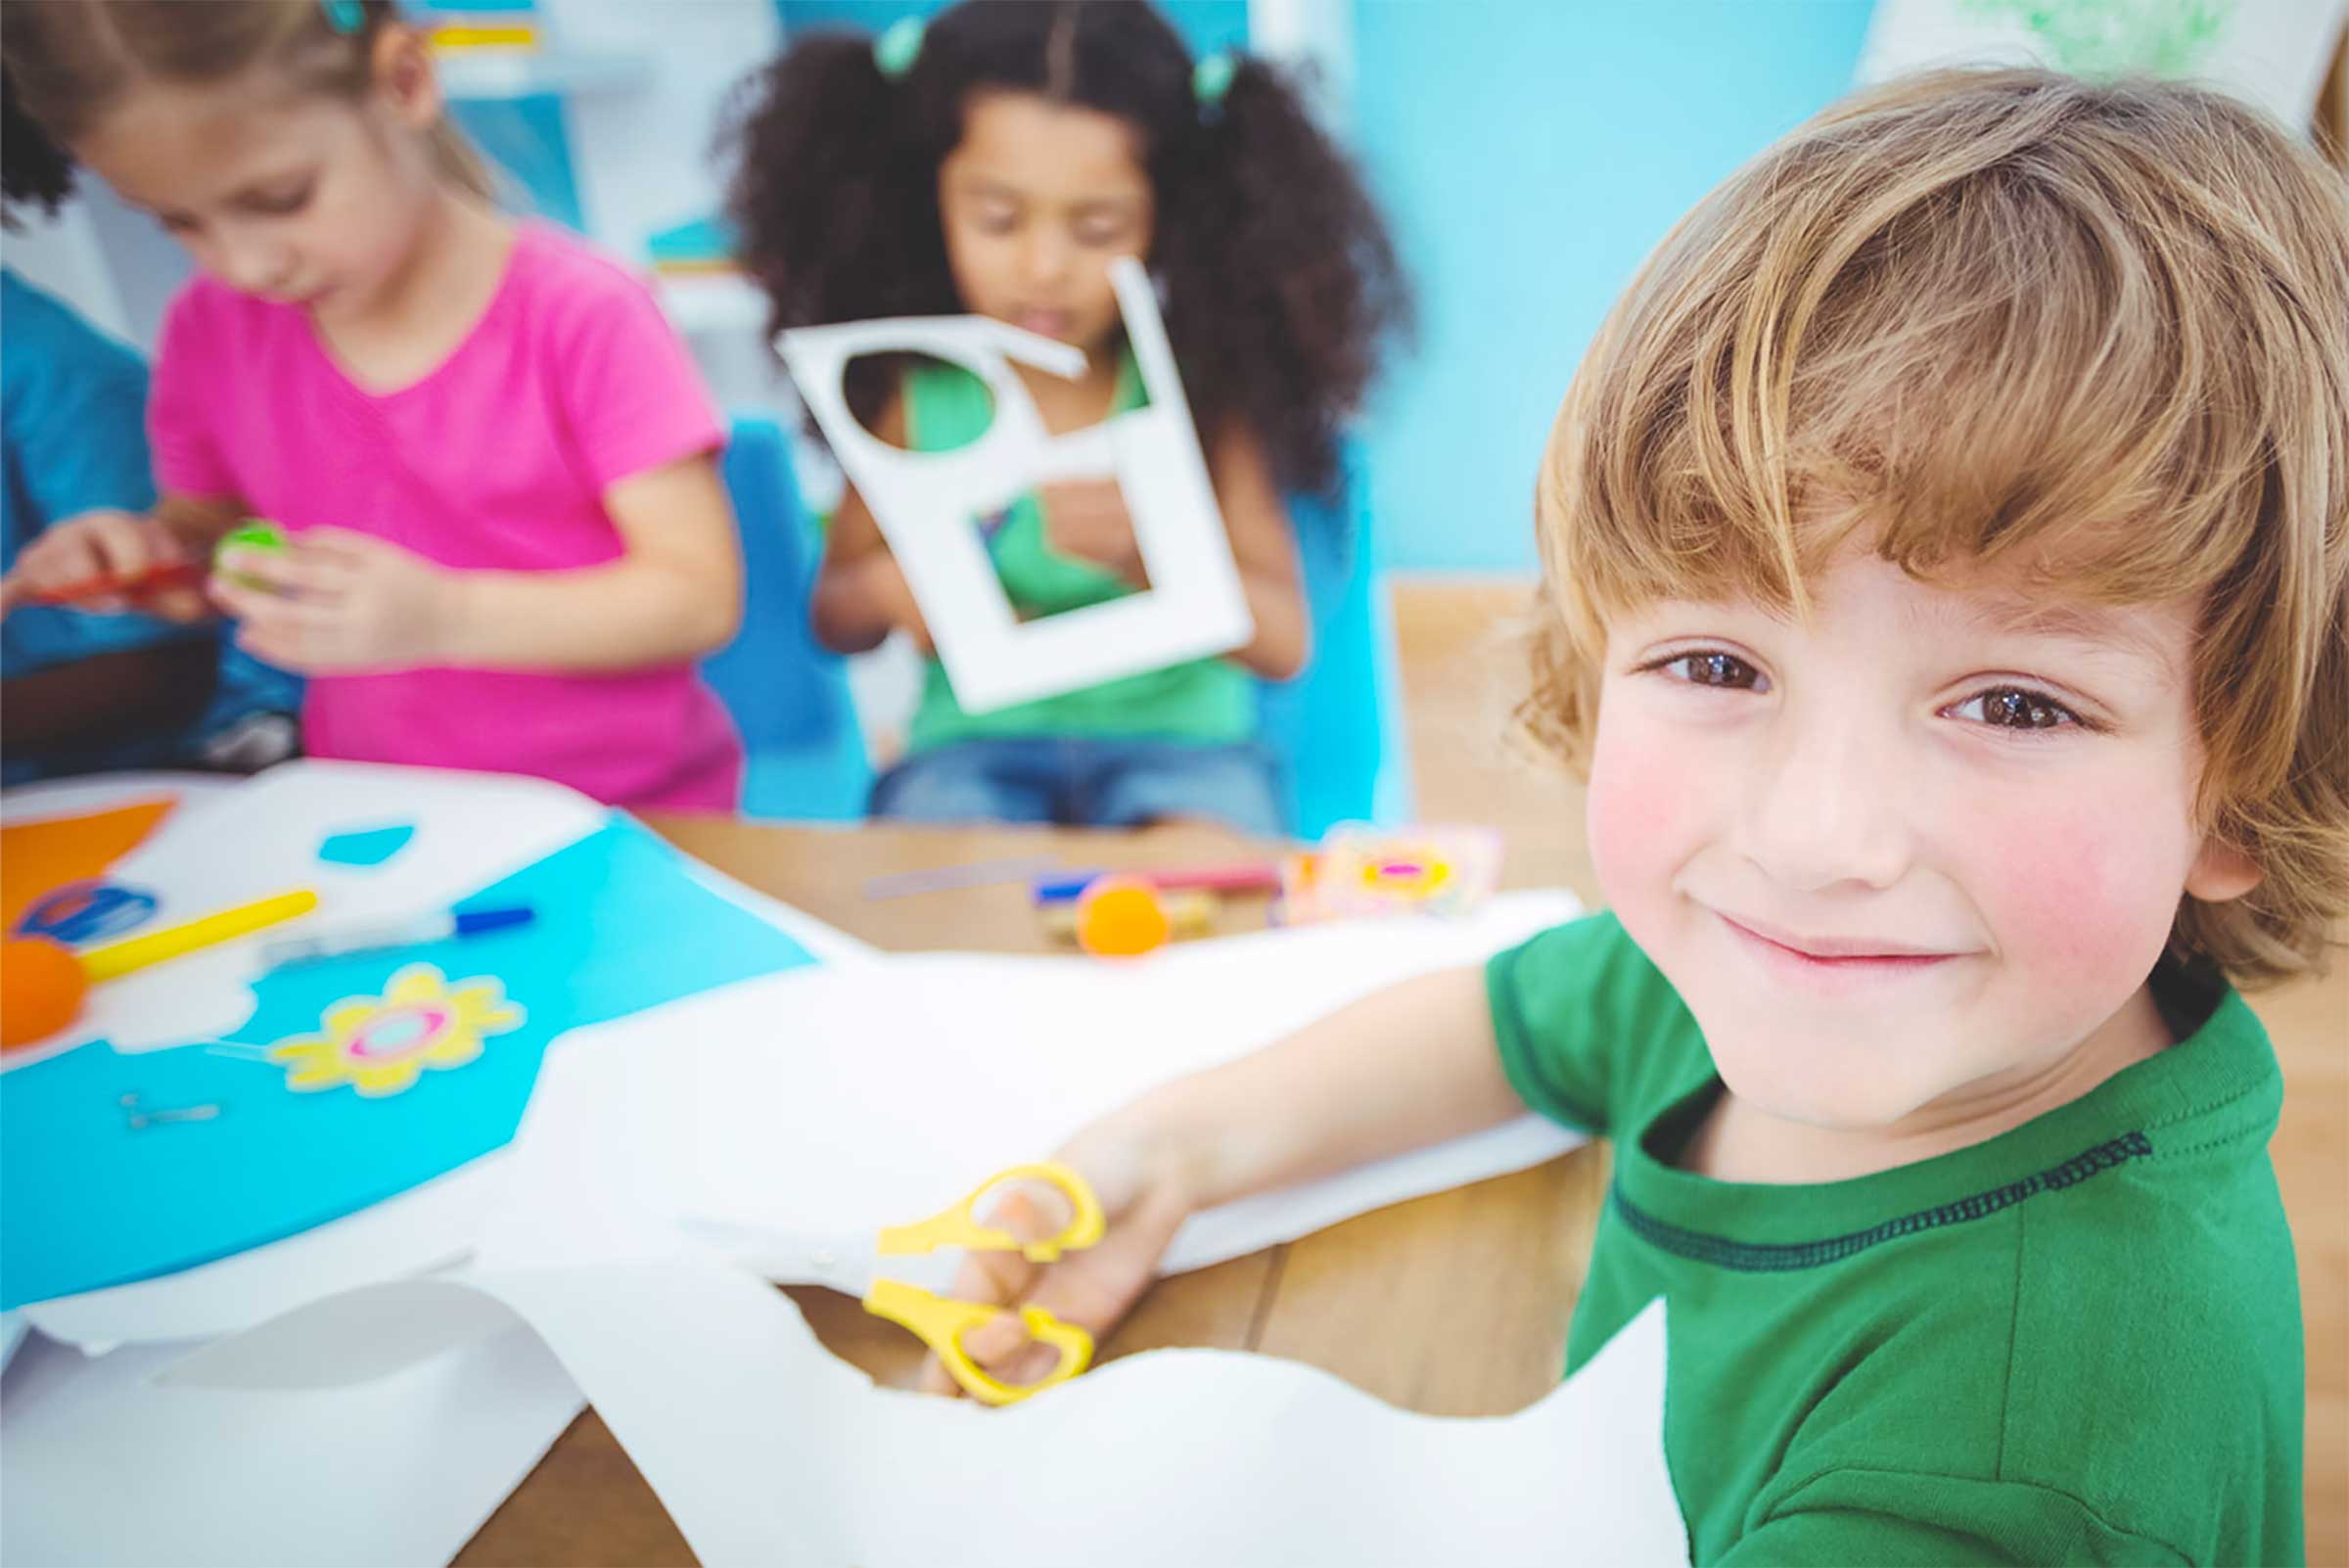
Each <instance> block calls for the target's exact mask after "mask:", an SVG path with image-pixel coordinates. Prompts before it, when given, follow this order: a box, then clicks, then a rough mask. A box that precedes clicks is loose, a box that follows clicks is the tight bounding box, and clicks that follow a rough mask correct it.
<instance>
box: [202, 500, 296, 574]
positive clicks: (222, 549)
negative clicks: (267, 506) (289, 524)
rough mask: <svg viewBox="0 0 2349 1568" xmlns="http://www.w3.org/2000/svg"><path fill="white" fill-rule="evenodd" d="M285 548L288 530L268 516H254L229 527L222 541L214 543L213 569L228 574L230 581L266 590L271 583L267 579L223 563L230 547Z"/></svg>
mask: <svg viewBox="0 0 2349 1568" xmlns="http://www.w3.org/2000/svg"><path fill="white" fill-rule="evenodd" d="M285 548H286V530H284V529H282V528H279V527H278V526H277V525H276V524H274V523H272V522H270V521H269V520H268V519H267V518H265V517H256V518H253V519H250V520H249V521H247V522H244V523H240V524H238V525H237V526H236V527H235V528H233V529H230V530H228V532H227V533H225V534H223V535H222V536H221V539H220V542H219V543H218V544H216V545H214V546H213V547H212V570H213V571H215V572H218V573H219V574H220V575H221V576H225V577H227V578H228V579H229V580H230V581H231V582H236V583H241V584H243V585H244V586H246V587H248V588H258V589H262V590H264V591H265V590H266V589H267V588H268V586H269V584H268V583H266V582H263V581H261V580H260V579H259V578H258V577H253V576H247V575H245V574H244V573H242V572H230V571H228V570H226V569H225V568H223V567H222V566H221V564H220V563H221V562H222V561H223V560H225V559H226V558H227V556H228V552H229V551H231V550H268V551H271V552H273V553H282V552H283V551H284V550H285Z"/></svg>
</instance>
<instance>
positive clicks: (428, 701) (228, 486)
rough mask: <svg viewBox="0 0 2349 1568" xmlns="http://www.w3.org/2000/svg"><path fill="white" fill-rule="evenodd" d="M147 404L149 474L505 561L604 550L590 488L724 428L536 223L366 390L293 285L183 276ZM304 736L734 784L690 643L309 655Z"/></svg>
mask: <svg viewBox="0 0 2349 1568" xmlns="http://www.w3.org/2000/svg"><path fill="white" fill-rule="evenodd" d="M148 423H149V431H150V435H151V436H152V437H153V439H154V446H155V467H156V479H157V482H158V484H160V485H161V488H162V489H164V490H166V491H177V492H180V493H183V494H189V495H200V496H233V497H235V498H236V499H237V500H238V501H239V502H240V503H241V504H242V505H244V506H245V507H247V508H249V509H250V510H251V511H252V512H253V513H254V514H255V515H257V516H260V517H266V518H270V519H273V520H275V521H276V522H278V523H280V524H282V525H284V526H285V528H286V529H287V530H289V531H290V532H296V533H299V531H300V530H304V529H309V528H317V527H321V526H328V525H331V526H335V527H340V528H345V529H350V530H356V531H358V532H362V533H372V534H375V535H377V536H379V537H381V538H385V539H390V540H391V541H392V542H394V543H396V544H399V545H402V546H404V547H405V548H407V549H410V550H413V551H415V552H416V553H417V554H418V555H421V556H424V557H426V558H428V559H430V560H433V561H437V562H439V563H440V564H441V565H443V566H448V567H455V568H458V569H476V570H478V569H494V570H499V571H508V572H555V571H561V570H564V569H566V568H572V567H585V566H594V565H597V564H599V563H602V562H606V561H611V560H614V559H616V558H618V557H619V556H621V555H622V554H623V553H625V551H624V546H623V545H622V540H621V536H620V531H619V530H618V529H616V528H615V527H614V526H613V524H612V519H611V518H610V516H609V515H607V514H606V512H605V511H604V506H603V500H602V496H603V492H604V490H605V489H606V488H608V487H609V486H610V485H612V484H615V483H617V482H618V481H621V480H624V479H626V478H628V477H629V476H631V475H635V474H642V473H645V472H647V471H649V470H652V469H656V468H659V467H661V466H663V465H665V464H668V463H672V462H675V461H677V460H678V459H680V458H686V457H692V456H695V455H697V454H699V453H704V452H710V451H714V450H715V449H716V448H717V447H718V446H720V445H721V444H722V443H723V436H722V434H721V433H720V431H719V429H718V425H717V420H716V416H715V415H714V412H713V411H712V409H711V406H710V398H709V394H708V393H707V392H705V391H704V390H703V388H702V384H701V380H700V377H699V376H698V375H697V374H696V373H695V370H694V366H693V362H692V360H691V359H690V358H689V357H688V356H687V354H686V352H685V348H684V346H683V345H682V344H680V343H679V342H678V341H677V337H676V334H675V333H674V332H672V331H671V330H670V329H669V326H668V321H667V320H666V319H665V318H664V317H663V316H662V314H661V309H660V306H659V305H657V304H656V303H655V302H654V301H653V299H652V296H651V295H650V294H649V293H648V292H647V291H646V290H645V289H644V287H643V286H642V285H641V284H640V283H638V282H637V281H636V280H635V279H634V278H632V277H630V276H629V275H628V274H627V273H626V272H625V271H624V270H622V268H621V267H620V266H618V265H616V264H615V263H613V262H611V261H609V260H607V259H605V258H604V257H602V256H600V255H598V254H595V253H594V252H592V251H590V250H589V249H587V248H586V247H585V246H584V245H582V244H580V243H579V242H578V241H576V240H574V239H572V238H571V237H569V236H568V235H565V234H563V233H561V232H559V231H557V230H554V229H550V228H545V227H541V226H537V225H526V226H525V227H524V228H523V229H522V230H521V231H520V233H519V235H518V237H517V239H516V240H515V244H514V251H513V254H512V256H511V258H510V259H509V260H508V262H507V263H506V273H505V278H504V280H503V281H502V282H500V283H499V285H498V289H497V294H496V296H495V297H494V298H493V299H492V300H490V302H489V308H488V309H487V311H486V312H484V315H483V317H482V319H481V321H480V323H479V324H478V325H476V326H475V327H474V329H473V331H472V333H471V334H470V335H468V336H467V337H466V339H465V340H464V342H462V343H461V344H459V345H458V346H457V347H456V349H455V350H454V351H453V352H452V353H450V355H449V356H448V358H447V359H446V360H444V361H442V363H441V364H440V366H439V368H438V369H436V370H434V371H432V372H431V373H430V374H428V375H426V376H425V377H424V378H423V379H422V380H421V381H418V382H416V383H415V384H414V385H412V386H409V387H406V388H403V389H401V390H400V391H397V392H389V393H383V394H378V393H375V392H366V391H364V390H362V389H361V388H359V387H358V386H357V385H355V384H354V383H353V382H352V381H351V380H350V378H349V377H348V376H346V375H345V374H344V372H343V370H342V369H341V367H340V366H338V365H337V364H336V363H335V361H334V360H333V358H332V357H331V356H330V355H329V354H328V352H327V350H326V348H325V346H324V345H322V344H321V343H320V342H319V340H318V337H317V334H316V333H315V332H314V331H313V330H312V329H311V327H310V323H309V321H308V319H307V318H306V317H305V316H304V315H303V314H302V312H301V311H300V310H299V308H298V307H295V306H291V305H282V304H272V303H270V302H268V301H266V300H256V299H253V297H251V296H249V295H242V294H238V293H237V292H236V291H235V290H233V289H230V288H228V287H227V286H226V285H224V284H221V283H219V282H217V281H214V280H212V279H209V278H200V279H198V280H197V281H196V282H194V283H191V284H189V285H188V287H187V288H186V289H184V290H183V291H181V293H180V295H179V298H178V299H176V300H173V301H172V304H171V310H170V314H169V316H168V318H167V319H166V320H165V321H164V324H163V335H162V345H161V351H160V352H159V355H158V357H157V362H156V367H155V389H154V394H153V398H152V401H151V403H150V407H149V412H148ZM302 739H303V743H304V745H305V746H306V747H307V748H308V750H309V753H310V755H312V756H313V757H335V758H346V759H354V760H357V761H378V762H410V763H418V764H422V765H426V766H436V767H462V768H472V769H477V770H484V771H490V772H501V773H532V774H536V775H537V776H539V777H541V778H551V779H556V780H559V781H560V782H562V783H565V784H569V785H571V786H573V787H574V788H576V789H578V790H582V791H584V792H586V793H587V794H589V795H592V796H594V797H595V798H596V799H598V800H600V801H607V802H610V803H612V804H614V805H622V806H641V807H668V808H673V809H687V810H731V809H732V808H733V807H735V805H736V804H737V803H738V801H739V799H740V796H741V786H742V767H743V757H742V743H741V741H740V740H739V739H738V738H737V737H736V735H735V732H734V726H733V724H732V722H731V721H730V720H729V719H728V717H727V715H726V712H725V710H724V709H723V708H722V707H721V706H720V705H719V703H718V701H717V699H716V697H715V696H714V695H713V694H712V693H711V691H710V689H709V688H708V687H707V686H705V685H703V684H702V681H701V678H700V677H699V676H698V675H697V674H696V673H695V671H694V669H693V667H692V666H690V665H670V666H664V667H662V668H659V669H640V670H634V671H630V672H627V673H624V674H608V675H580V674H519V673H511V672H505V671H497V670H484V669H414V670H403V671H400V672H398V673H395V674H371V675H330V676H321V677H318V678H316V679H314V680H312V681H311V682H310V686H309V695H308V698H307V700H306V702H305V703H304V705H303V709H302Z"/></svg>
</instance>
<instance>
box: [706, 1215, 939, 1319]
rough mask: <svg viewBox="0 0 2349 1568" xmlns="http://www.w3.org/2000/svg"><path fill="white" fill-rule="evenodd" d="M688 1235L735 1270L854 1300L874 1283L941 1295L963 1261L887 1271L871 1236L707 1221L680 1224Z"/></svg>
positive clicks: (896, 1262) (895, 1265) (903, 1262)
mask: <svg viewBox="0 0 2349 1568" xmlns="http://www.w3.org/2000/svg"><path fill="white" fill-rule="evenodd" d="M679 1224H680V1225H681V1226H682V1228H683V1229H684V1230H685V1231H686V1233H687V1234H689V1235H692V1236H694V1237H697V1238H698V1239H700V1240H702V1241H704V1242H707V1243H709V1244H710V1245H712V1246H714V1247H715V1248H717V1249H718V1250H719V1251H720V1252H723V1253H724V1254H725V1255H726V1256H727V1257H728V1258H730V1259H732V1260H733V1261H734V1262H735V1263H736V1264H737V1265H739V1266H740V1267H742V1268H748V1269H749V1270H750V1271H751V1272H753V1273H755V1274H757V1275H759V1276H760V1278H762V1279H767V1280H772V1281H773V1282H774V1283H776V1284H778V1285H822V1286H824V1287H825V1288H826V1289H829V1290H837V1291H839V1292H840V1293H841V1294H842V1295H844V1296H854V1297H856V1298H857V1299H858V1300H862V1299H863V1298H864V1297H866V1296H868V1295H870V1294H871V1293H872V1288H873V1281H874V1280H875V1279H880V1278H888V1279H901V1280H904V1281H905V1282H907V1283H908V1284H914V1285H920V1286H921V1287H922V1288H923V1289H925V1290H931V1291H937V1292H944V1291H945V1290H947V1289H948V1288H950V1287H951V1286H952V1285H953V1283H954V1271H955V1268H957V1267H958V1266H959V1265H960V1263H961V1261H962V1255H961V1254H960V1253H959V1252H944V1253H938V1254H934V1255H932V1256H928V1257H918V1258H899V1257H892V1258H890V1259H889V1260H888V1261H887V1265H886V1267H884V1265H883V1262H882V1257H881V1254H880V1253H879V1251H877V1250H876V1248H875V1245H874V1243H875V1237H874V1236H873V1235H872V1233H871V1232H869V1231H845V1232H836V1233H833V1234H813V1233H809V1232H805V1231H792V1230H782V1229H778V1228H776V1227H775V1226H772V1225H760V1224H747V1223H743V1222H739V1221H732V1220H719V1219H714V1218H712V1217H709V1216H703V1215H696V1216H691V1217H689V1218H687V1219H685V1220H682V1221H680V1222H679Z"/></svg>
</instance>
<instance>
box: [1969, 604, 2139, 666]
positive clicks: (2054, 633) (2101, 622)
mask: <svg viewBox="0 0 2349 1568" xmlns="http://www.w3.org/2000/svg"><path fill="white" fill-rule="evenodd" d="M1967 618H1968V619H1969V620H1971V621H1973V622H1975V623H1977V624H1980V625H1984V626H1987V627H1989V628H1990V629H1991V630H1993V631H2004V632H2010V633H2013V634H2014V635H2017V636H2025V637H2059V638H2062V639H2063V640H2065V641H2067V642H2085V643H2096V644H2099V645H2101V646H2104V647H2108V648H2112V649H2115V650H2116V651H2118V652H2121V653H2127V654H2135V655H2136V656H2138V657H2139V658H2141V659H2144V660H2146V661H2148V662H2149V663H2152V664H2154V665H2158V666H2160V667H2161V668H2163V669H2168V668H2170V665H2171V662H2172V653H2171V650H2170V649H2169V648H2168V647H2167V646H2166V645H2165V644H2164V643H2163V642H2162V640H2161V639H2160V638H2159V637H2157V636H2155V635H2154V634H2153V633H2152V632H2151V631H2150V630H2149V629H2147V628H2146V627H2144V626H2143V625H2141V624H2139V623H2137V622H2136V621H2135V620H2133V619H2132V618H2129V617H2125V616H2121V615H2118V614H2116V613H2114V612H2113V611H2111V610H2109V609H2106V608H2104V607H2102V606H2100V605H2086V604H2076V603H2064V602H2051V601H2048V600H2042V599H2022V598H2015V597H2012V596H2010V595H2005V594H1999V595H1993V596H1984V597H1981V598H1977V599H1975V600H1973V601H1972V602H1971V603H1970V605H1969V608H1968V611H1967Z"/></svg>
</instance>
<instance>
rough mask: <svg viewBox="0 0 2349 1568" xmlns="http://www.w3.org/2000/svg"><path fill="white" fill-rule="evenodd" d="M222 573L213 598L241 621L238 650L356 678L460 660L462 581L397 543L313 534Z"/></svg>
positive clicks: (335, 532)
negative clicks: (456, 651) (456, 647)
mask: <svg viewBox="0 0 2349 1568" xmlns="http://www.w3.org/2000/svg"><path fill="white" fill-rule="evenodd" d="M220 567H221V571H220V573H219V575H217V576H214V577H213V578H212V581H211V591H212V597H213V599H214V600H215V601H216V602H217V603H218V604H219V605H220V607H221V608H222V609H223V610H226V611H227V612H228V613H229V614H230V615H232V616H234V617H236V618H237V620H238V622H239V623H241V624H240V628H239V630H238V633H237V644H238V646H239V647H241V648H243V649H244V650H245V651H246V652H248V653H250V654H252V655H253V657H255V658H256V659H262V660H266V661H267V662H268V663H270V664H273V665H276V666H278V667H279V668H280V669H290V670H292V671H293V672H294V673H296V674H298V675H328V674H357V673H365V672H373V671H382V670H391V669H420V668H426V667H430V666H434V665H443V664H448V663H451V662H452V648H451V643H452V641H453V638H454V634H455V631H456V629H457V623H458V621H459V620H460V611H459V609H458V605H457V600H458V597H459V586H460V576H461V575H460V574H458V573H455V572H451V571H450V570H448V569H447V568H445V567H442V566H439V565H437V564H436V563H434V562H431V561H427V560H426V559H424V557H422V556H420V555H417V554H414V553H413V552H411V551H408V550H403V549H401V548H400V547H399V546H398V545H396V544H392V543H390V542H389V541H387V540H384V539H379V538H375V537H373V536H371V535H369V534H364V533H352V532H349V531H346V530H342V529H309V530H304V531H303V532H301V533H299V534H298V535H296V536H295V537H294V539H293V540H292V541H291V542H290V543H289V544H288V546H287V548H286V549H285V551H284V552H283V553H279V552H276V551H266V550H231V551H230V552H229V553H228V554H227V555H226V556H225V557H224V558H223V559H222V561H221V563H220ZM239 579H246V580H239ZM253 583H259V584H262V586H259V587H255V586H253Z"/></svg>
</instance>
